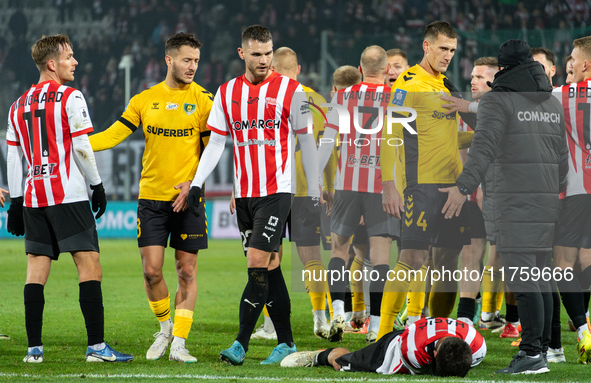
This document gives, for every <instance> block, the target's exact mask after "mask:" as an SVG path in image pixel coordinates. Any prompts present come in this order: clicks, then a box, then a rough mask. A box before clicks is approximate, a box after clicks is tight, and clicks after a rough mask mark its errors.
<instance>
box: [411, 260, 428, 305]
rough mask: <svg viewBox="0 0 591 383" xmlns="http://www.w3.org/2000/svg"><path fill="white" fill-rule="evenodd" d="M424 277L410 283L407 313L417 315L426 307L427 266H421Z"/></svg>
mask: <svg viewBox="0 0 591 383" xmlns="http://www.w3.org/2000/svg"><path fill="white" fill-rule="evenodd" d="M421 273H422V275H423V277H422V278H420V279H419V278H417V279H416V280H414V281H412V282H411V283H410V290H409V291H408V306H407V308H406V315H408V316H417V315H421V313H422V312H423V307H425V288H426V287H427V278H426V273H427V266H425V265H423V266H422V267H421Z"/></svg>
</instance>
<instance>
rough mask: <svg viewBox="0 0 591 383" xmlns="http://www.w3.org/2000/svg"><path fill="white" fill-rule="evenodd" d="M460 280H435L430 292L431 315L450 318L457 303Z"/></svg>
mask: <svg viewBox="0 0 591 383" xmlns="http://www.w3.org/2000/svg"><path fill="white" fill-rule="evenodd" d="M457 294H458V282H456V281H454V280H453V279H452V280H451V281H448V280H440V281H436V282H433V286H431V294H429V315H430V316H432V317H440V318H449V316H450V315H451V312H452V311H453V310H454V305H455V304H456V296H457Z"/></svg>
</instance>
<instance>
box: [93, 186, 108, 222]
mask: <svg viewBox="0 0 591 383" xmlns="http://www.w3.org/2000/svg"><path fill="white" fill-rule="evenodd" d="M90 188H91V189H92V211H93V212H95V213H96V212H97V211H98V213H96V215H95V216H94V219H99V218H100V217H101V216H102V215H103V214H104V213H105V210H107V195H106V194H105V188H104V187H103V183H102V182H101V183H100V184H98V185H94V186H92V185H90Z"/></svg>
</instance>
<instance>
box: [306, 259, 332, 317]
mask: <svg viewBox="0 0 591 383" xmlns="http://www.w3.org/2000/svg"><path fill="white" fill-rule="evenodd" d="M306 271H309V273H306ZM304 276H305V279H304V285H305V286H306V291H307V292H308V295H309V296H310V302H312V310H314V311H316V310H324V299H325V297H326V292H327V291H328V290H325V285H326V286H328V285H327V284H326V280H325V278H324V265H323V264H322V262H321V261H316V260H313V261H309V262H308V263H306V265H305V266H304Z"/></svg>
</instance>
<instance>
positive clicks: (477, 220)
mask: <svg viewBox="0 0 591 383" xmlns="http://www.w3.org/2000/svg"><path fill="white" fill-rule="evenodd" d="M462 209H468V215H469V220H470V226H469V229H468V233H469V234H470V238H482V239H485V238H486V229H485V227H484V217H483V216H482V210H480V208H479V207H478V203H476V202H474V201H466V202H465V203H464V206H463V207H462Z"/></svg>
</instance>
